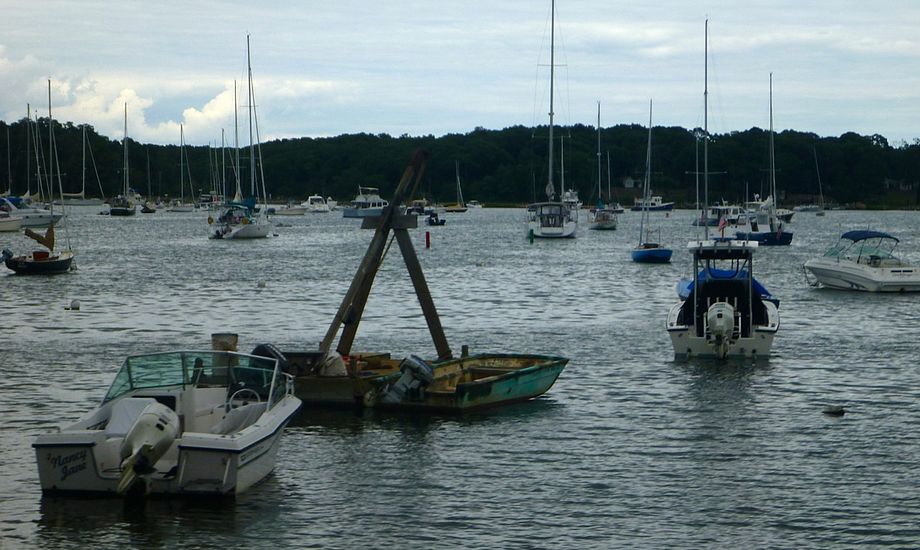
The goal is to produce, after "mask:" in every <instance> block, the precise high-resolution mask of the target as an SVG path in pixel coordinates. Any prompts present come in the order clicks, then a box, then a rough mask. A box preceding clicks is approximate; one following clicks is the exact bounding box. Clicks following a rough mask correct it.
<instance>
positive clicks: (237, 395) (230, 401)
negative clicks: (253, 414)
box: [226, 388, 262, 412]
mask: <svg viewBox="0 0 920 550" xmlns="http://www.w3.org/2000/svg"><path fill="white" fill-rule="evenodd" d="M247 394H249V395H252V396H253V397H255V400H256V403H261V402H262V398H261V397H259V394H258V392H256V390H254V389H252V388H240V389H238V390H236V391H235V392H233V393H232V394H230V397H228V398H227V404H226V408H227V411H228V412H229V411H232V410H233V409H236V408H237V407H242V406H243V405H235V404H234V401H237V400H239V401H243V400H244V398H243V396H245V395H247Z"/></svg>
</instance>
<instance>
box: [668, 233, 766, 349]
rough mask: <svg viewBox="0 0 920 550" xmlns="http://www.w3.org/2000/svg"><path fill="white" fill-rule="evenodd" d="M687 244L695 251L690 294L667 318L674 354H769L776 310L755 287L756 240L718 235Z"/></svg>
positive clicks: (673, 308) (674, 307)
mask: <svg viewBox="0 0 920 550" xmlns="http://www.w3.org/2000/svg"><path fill="white" fill-rule="evenodd" d="M687 248H688V250H689V251H690V252H691V253H692V254H693V283H692V286H691V288H690V294H689V296H687V298H686V299H684V300H682V301H680V302H678V303H677V304H675V305H674V306H673V307H672V308H671V310H670V312H669V313H668V321H667V328H668V334H670V335H671V343H672V344H674V355H675V357H677V358H682V359H683V358H690V357H711V358H718V359H724V358H726V357H746V358H757V357H769V355H770V348H771V346H772V345H773V337H774V336H775V335H776V331H777V330H778V329H779V310H778V309H777V306H776V304H774V303H773V302H771V301H769V300H764V299H763V298H762V296H761V293H760V292H757V291H755V289H754V283H753V282H754V277H753V275H752V269H751V268H752V267H753V257H754V252H755V251H756V250H757V243H756V242H754V241H738V240H731V239H718V238H717V239H714V240H705V241H693V242H690V243H689V244H688V245H687Z"/></svg>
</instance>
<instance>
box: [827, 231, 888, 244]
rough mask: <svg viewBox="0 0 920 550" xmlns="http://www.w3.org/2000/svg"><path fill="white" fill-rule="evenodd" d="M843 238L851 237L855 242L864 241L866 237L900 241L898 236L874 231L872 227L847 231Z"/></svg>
mask: <svg viewBox="0 0 920 550" xmlns="http://www.w3.org/2000/svg"><path fill="white" fill-rule="evenodd" d="M840 238H841V239H849V240H851V241H853V242H857V241H864V240H866V239H894V240H895V242H900V241H898V238H897V237H892V236H891V235H889V234H888V233H882V232H881V231H872V230H870V229H858V230H856V231H847V232H846V233H844V234H843V235H841V236H840Z"/></svg>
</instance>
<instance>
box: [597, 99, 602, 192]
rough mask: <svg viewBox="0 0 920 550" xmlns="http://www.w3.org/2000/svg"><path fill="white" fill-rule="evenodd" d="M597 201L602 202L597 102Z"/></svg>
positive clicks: (598, 109)
mask: <svg viewBox="0 0 920 550" xmlns="http://www.w3.org/2000/svg"><path fill="white" fill-rule="evenodd" d="M597 200H598V202H600V200H601V102H600V101H598V102H597Z"/></svg>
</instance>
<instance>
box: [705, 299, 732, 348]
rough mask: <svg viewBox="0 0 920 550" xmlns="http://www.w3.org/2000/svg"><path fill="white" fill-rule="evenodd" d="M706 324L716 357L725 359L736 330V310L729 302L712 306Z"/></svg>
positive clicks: (707, 314) (707, 312) (707, 313)
mask: <svg viewBox="0 0 920 550" xmlns="http://www.w3.org/2000/svg"><path fill="white" fill-rule="evenodd" d="M706 324H707V325H708V327H709V337H710V339H711V340H712V341H713V344H714V345H715V352H716V355H717V356H718V357H719V359H724V358H725V356H726V355H728V344H729V343H730V342H731V338H732V332H734V330H735V308H733V307H732V306H731V304H729V303H727V302H716V303H714V304H712V305H711V306H709V309H708V310H707V311H706Z"/></svg>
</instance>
